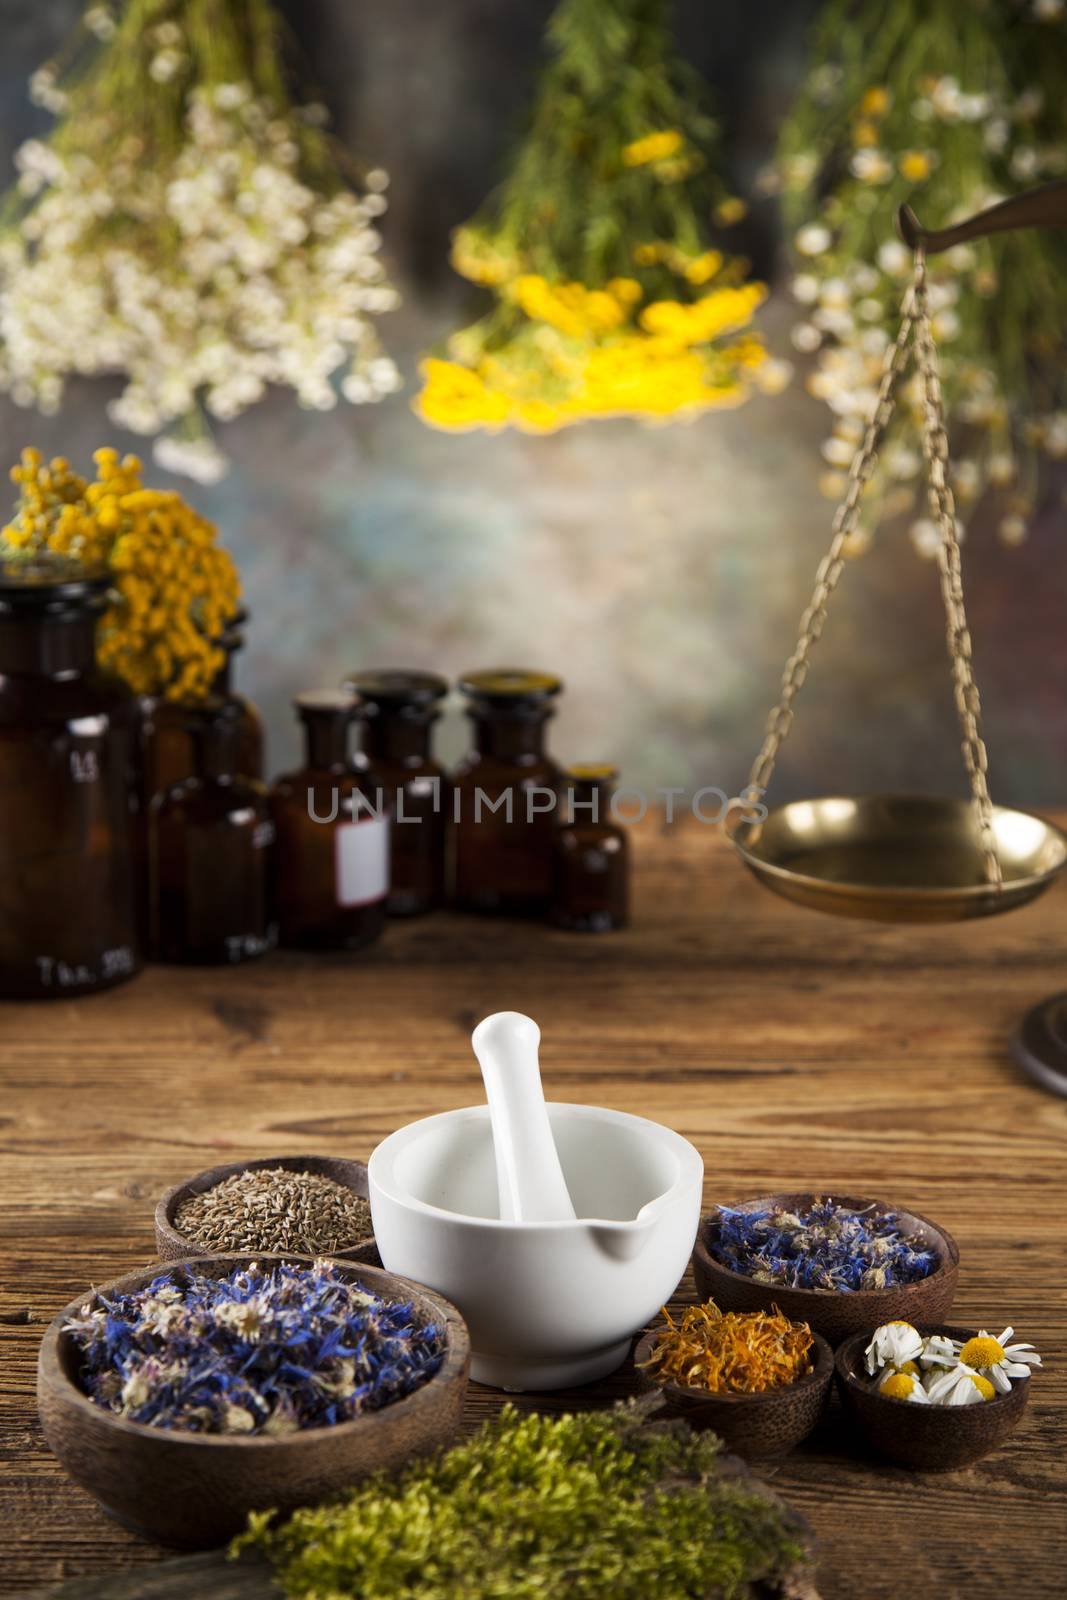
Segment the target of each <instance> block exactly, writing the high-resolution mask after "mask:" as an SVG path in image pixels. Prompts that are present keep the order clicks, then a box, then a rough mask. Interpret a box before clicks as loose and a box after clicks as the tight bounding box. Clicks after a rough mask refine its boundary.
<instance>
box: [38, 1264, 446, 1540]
mask: <svg viewBox="0 0 1067 1600" xmlns="http://www.w3.org/2000/svg"><path fill="white" fill-rule="evenodd" d="M469 1365H470V1341H469V1339H468V1337H467V1329H466V1325H465V1324H464V1322H463V1320H462V1318H461V1317H460V1315H459V1313H458V1311H457V1310H456V1309H455V1307H454V1306H452V1305H450V1304H449V1302H448V1301H447V1300H444V1299H442V1297H441V1296H440V1295H438V1294H434V1293H433V1292H431V1291H430V1290H429V1289H425V1288H423V1287H421V1286H420V1285H418V1284H414V1283H411V1282H409V1281H408V1280H407V1279H406V1278H399V1277H396V1276H395V1275H394V1274H392V1273H389V1272H385V1271H384V1270H382V1269H381V1268H376V1267H370V1266H367V1265H365V1264H363V1263H355V1262H348V1261H340V1260H329V1259H324V1260H313V1259H312V1258H311V1257H302V1256H280V1255H278V1256H260V1257H258V1258H250V1257H249V1256H247V1255H218V1256H200V1257H197V1258H195V1259H191V1260H188V1261H179V1262H171V1263H168V1264H167V1266H166V1267H164V1268H160V1267H158V1266H157V1267H154V1268H152V1269H150V1270H148V1271H141V1272H137V1273H133V1274H132V1275H131V1276H129V1277H127V1278H122V1279H120V1280H119V1281H118V1282H116V1283H111V1284H107V1285H105V1286H104V1287H103V1288H100V1289H96V1290H94V1291H92V1292H90V1293H89V1294H88V1295H83V1296H81V1297H79V1299H77V1300H75V1301H73V1302H72V1303H71V1304H70V1305H69V1306H67V1307H66V1309H65V1310H64V1311H62V1312H61V1313H60V1314H59V1316H58V1317H57V1318H56V1319H55V1321H54V1322H53V1323H52V1325H51V1326H50V1327H49V1329H48V1331H47V1333H46V1334H45V1337H44V1340H43V1343H42V1345H41V1352H40V1358H39V1361H38V1371H37V1397H38V1406H39V1410H40V1416H41V1424H42V1427H43V1429H44V1434H45V1438H46V1439H47V1441H48V1443H49V1445H50V1446H51V1448H52V1450H53V1451H54V1452H55V1454H56V1455H57V1456H58V1458H59V1460H60V1462H61V1463H62V1465H63V1466H64V1467H65V1469H66V1470H67V1472H69V1473H70V1475H71V1477H72V1478H74V1480H75V1481H76V1482H77V1483H79V1484H80V1485H81V1486H82V1488H84V1489H87V1490H88V1491H89V1493H90V1494H92V1495H93V1496H94V1497H95V1498H96V1499H97V1500H98V1501H99V1502H100V1504H101V1505H102V1506H103V1507H104V1509H105V1510H106V1511H108V1512H110V1513H111V1515H112V1516H114V1517H116V1518H117V1519H118V1521H120V1522H122V1523H123V1524H124V1525H125V1526H126V1527H128V1528H131V1529H132V1530H133V1531H134V1532H135V1533H139V1534H142V1535H143V1536H144V1537H145V1538H148V1539H152V1540H155V1541H156V1542H157V1543H160V1544H166V1545H173V1546H176V1547H179V1548H187V1549H204V1548H209V1547H211V1546H213V1545H218V1544H222V1543H223V1542H224V1541H225V1540H227V1539H228V1538H230V1537H231V1536H232V1535H233V1534H236V1533H238V1532H240V1531H241V1529H242V1528H244V1526H245V1525H246V1522H247V1519H248V1516H249V1513H251V1512H255V1511H268V1510H271V1509H277V1510H279V1511H281V1512H283V1513H286V1512H289V1511H292V1510H295V1509H296V1507H298V1506H306V1505H312V1504H315V1503H317V1502H318V1501H321V1500H324V1499H326V1498H328V1497H330V1496H331V1495H334V1494H337V1493H339V1492H340V1491H342V1490H344V1489H345V1488H346V1487H347V1486H349V1485H351V1484H354V1483H356V1482H358V1481H359V1480H360V1479H363V1478H365V1477H367V1476H369V1475H370V1474H371V1473H373V1472H376V1471H379V1470H383V1469H384V1470H391V1469H394V1468H396V1467H399V1466H400V1465H401V1464H402V1463H404V1462H406V1461H408V1460H409V1459H411V1458H412V1457H413V1456H418V1455H422V1454H426V1453H428V1452H430V1451H432V1450H434V1449H436V1448H437V1447H438V1446H440V1445H446V1444H448V1443H449V1442H450V1441H451V1440H452V1438H453V1437H454V1435H455V1433H456V1430H457V1428H458V1426H459V1421H460V1413H461V1410H462V1406H463V1399H464V1395H465V1392H466V1387H467V1374H468V1368H469Z"/></svg>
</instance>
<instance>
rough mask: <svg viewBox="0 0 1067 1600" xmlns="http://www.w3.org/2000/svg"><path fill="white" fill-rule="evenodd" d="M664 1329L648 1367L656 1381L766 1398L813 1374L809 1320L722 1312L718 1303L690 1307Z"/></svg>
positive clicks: (667, 1317)
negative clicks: (765, 1393)
mask: <svg viewBox="0 0 1067 1600" xmlns="http://www.w3.org/2000/svg"><path fill="white" fill-rule="evenodd" d="M663 1316H664V1318H665V1321H666V1327H665V1328H664V1329H663V1330H662V1332H661V1333H660V1335H659V1337H658V1338H657V1340H656V1342H655V1344H654V1345H653V1346H652V1350H651V1352H650V1354H649V1358H648V1360H647V1362H645V1363H644V1366H645V1367H646V1368H647V1370H648V1372H649V1376H650V1377H652V1378H654V1379H655V1381H656V1382H657V1383H683V1384H686V1385H687V1386H688V1387H690V1388H695V1389H707V1390H709V1391H710V1392H711V1393H712V1394H721V1393H724V1392H726V1393H735V1394H762V1393H763V1392H764V1391H765V1390H767V1389H781V1388H783V1387H784V1386H785V1385H786V1384H787V1383H794V1382H795V1381H796V1379H797V1378H802V1377H804V1376H805V1374H806V1373H808V1372H810V1371H811V1351H812V1347H813V1346H814V1343H815V1340H814V1339H813V1337H812V1332H811V1329H810V1328H809V1327H808V1324H807V1323H806V1322H791V1321H790V1320H789V1318H788V1317H786V1316H783V1315H782V1313H781V1312H780V1311H779V1310H778V1309H777V1307H776V1308H775V1310H774V1311H773V1312H768V1311H727V1312H722V1311H720V1310H719V1308H718V1306H717V1305H716V1304H715V1302H714V1300H709V1301H707V1302H706V1304H704V1305H699V1306H686V1308H685V1310H684V1311H683V1312H682V1315H681V1318H680V1320H679V1321H678V1322H675V1320H674V1318H673V1317H672V1316H671V1314H670V1312H669V1311H668V1310H667V1308H666V1307H664V1309H663Z"/></svg>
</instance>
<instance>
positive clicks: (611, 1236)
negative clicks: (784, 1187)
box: [367, 1103, 704, 1390]
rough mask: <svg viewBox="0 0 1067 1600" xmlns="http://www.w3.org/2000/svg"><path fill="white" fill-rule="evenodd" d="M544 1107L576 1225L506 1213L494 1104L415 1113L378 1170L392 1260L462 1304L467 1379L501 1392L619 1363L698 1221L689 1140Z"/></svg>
mask: <svg viewBox="0 0 1067 1600" xmlns="http://www.w3.org/2000/svg"><path fill="white" fill-rule="evenodd" d="M548 1113H549V1118H550V1121H551V1125H552V1132H553V1135H554V1137H555V1141H556V1147H557V1149H558V1151H559V1156H560V1161H561V1162H562V1165H563V1171H564V1175H565V1177H566V1180H567V1187H568V1189H569V1191H570V1195H571V1198H572V1200H573V1201H574V1207H575V1210H576V1212H577V1214H578V1215H577V1220H575V1221H564V1222H502V1221H501V1220H500V1216H499V1207H498V1198H497V1193H498V1191H497V1175H496V1165H495V1159H494V1152H493V1137H492V1131H491V1128H490V1123H489V1108H488V1107H487V1106H484V1105H483V1106H468V1107H465V1108H464V1109H462V1110H459V1111H445V1112H443V1113H441V1114H440V1115H439V1116H436V1117H426V1118H425V1119H424V1120H422V1121H421V1122H412V1123H409V1125H408V1126H407V1127H405V1128H401V1129H399V1130H398V1131H397V1132H396V1133H393V1134H390V1135H389V1137H388V1138H387V1139H384V1140H383V1141H382V1143H381V1144H380V1145H379V1146H378V1148H377V1149H376V1150H375V1151H374V1154H373V1155H372V1156H371V1158H370V1162H369V1165H368V1168H367V1173H368V1178H369V1187H370V1204H371V1212H372V1215H373V1218H374V1235H375V1239H376V1240H377V1244H378V1249H379V1251H380V1253H381V1257H382V1262H383V1263H384V1265H385V1266H386V1268H387V1269H388V1270H389V1271H390V1272H396V1273H400V1274H401V1275H402V1276H404V1277H407V1278H414V1279H415V1280H416V1281H417V1282H419V1283H425V1284H427V1285H429V1286H430V1287H431V1288H433V1289H436V1290H438V1291H439V1292H440V1293H441V1294H443V1295H445V1296H446V1298H447V1299H449V1300H451V1301H452V1303H453V1304H454V1305H456V1306H458V1307H459V1309H460V1311H461V1312H462V1313H463V1316H464V1318H465V1320H466V1322H467V1325H468V1327H469V1328H470V1334H471V1345H472V1347H473V1360H472V1363H471V1376H472V1378H474V1379H475V1380H476V1381H477V1382H479V1383H487V1384H492V1385H493V1386H494V1387H497V1388H503V1389H515V1390H519V1389H558V1388H567V1387H570V1386H571V1385H573V1384H580V1383H591V1382H593V1381H594V1379H596V1378H600V1377H603V1376H604V1374H605V1373H608V1372H611V1371H613V1370H614V1368H616V1367H617V1366H619V1364H620V1363H621V1362H622V1361H623V1360H625V1358H626V1355H627V1353H628V1351H629V1346H630V1338H631V1335H632V1334H634V1333H635V1332H636V1331H637V1330H638V1329H639V1328H641V1327H643V1326H644V1325H645V1324H646V1323H647V1322H648V1321H650V1319H651V1318H652V1317H653V1316H654V1315H655V1314H656V1312H657V1311H658V1310H659V1308H660V1306H661V1305H662V1304H663V1303H664V1301H665V1300H667V1299H669V1298H670V1296H671V1294H672V1293H673V1292H674V1290H675V1288H676V1287H677V1285H678V1282H679V1279H680V1278H681V1276H682V1274H683V1272H684V1271H685V1268H686V1265H687V1263H688V1261H689V1256H690V1252H691V1251H692V1248H693V1242H694V1240H695V1238H696V1231H697V1224H698V1222H699V1218H700V1203H701V1193H702V1189H703V1177H704V1163H703V1161H702V1160H701V1158H700V1155H699V1153H698V1152H697V1151H696V1150H695V1149H694V1148H693V1146H692V1145H691V1144H690V1143H689V1141H688V1140H687V1139H683V1138H682V1137H681V1135H680V1134H677V1133H674V1132H672V1131H671V1129H670V1128H664V1127H661V1126H660V1124H659V1123H657V1122H649V1121H647V1120H646V1118H644V1117H634V1116H630V1115H628V1114H627V1113H626V1112H624V1111H610V1110H605V1109H602V1108H600V1107H599V1106H576V1105H560V1104H555V1103H550V1104H549V1107H548Z"/></svg>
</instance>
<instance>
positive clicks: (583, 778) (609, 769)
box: [565, 761, 619, 783]
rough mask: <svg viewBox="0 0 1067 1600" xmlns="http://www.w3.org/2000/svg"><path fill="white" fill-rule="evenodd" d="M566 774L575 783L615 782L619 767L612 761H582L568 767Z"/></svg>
mask: <svg viewBox="0 0 1067 1600" xmlns="http://www.w3.org/2000/svg"><path fill="white" fill-rule="evenodd" d="M565 776H566V777H567V778H569V779H570V780H571V781H572V782H573V783H615V782H616V781H617V779H618V776H619V769H618V767H613V766H612V765H611V763H610V761H580V762H577V763H576V764H575V765H574V766H571V767H568V768H567V771H566V774H565Z"/></svg>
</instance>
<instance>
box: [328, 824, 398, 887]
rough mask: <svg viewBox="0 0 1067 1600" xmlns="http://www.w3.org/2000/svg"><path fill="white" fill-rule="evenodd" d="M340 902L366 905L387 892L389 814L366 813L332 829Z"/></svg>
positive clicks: (335, 872)
mask: <svg viewBox="0 0 1067 1600" xmlns="http://www.w3.org/2000/svg"><path fill="white" fill-rule="evenodd" d="M333 836H334V839H335V841H336V842H335V844H334V875H335V881H336V884H337V904H338V905H339V906H366V905H371V904H373V902H374V901H375V900H384V898H385V896H386V895H387V894H388V893H389V818H388V817H366V818H365V819H364V820H363V821H361V822H342V823H341V824H340V826H339V827H337V828H335V829H334V834H333Z"/></svg>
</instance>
